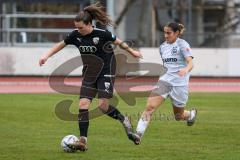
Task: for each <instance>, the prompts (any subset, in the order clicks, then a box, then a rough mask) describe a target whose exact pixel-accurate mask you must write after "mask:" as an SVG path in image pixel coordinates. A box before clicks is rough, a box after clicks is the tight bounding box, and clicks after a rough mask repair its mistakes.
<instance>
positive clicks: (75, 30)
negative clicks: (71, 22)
mask: <svg viewBox="0 0 240 160" xmlns="http://www.w3.org/2000/svg"><path fill="white" fill-rule="evenodd" d="M77 34H79V32H78V30H77V29H74V30H73V31H72V32H70V33H69V35H71V36H74V35H77Z"/></svg>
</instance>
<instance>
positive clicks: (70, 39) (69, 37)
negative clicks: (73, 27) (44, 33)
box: [64, 31, 75, 45]
mask: <svg viewBox="0 0 240 160" xmlns="http://www.w3.org/2000/svg"><path fill="white" fill-rule="evenodd" d="M74 35H75V31H72V32H71V33H69V34H68V35H67V36H66V38H65V39H64V43H65V44H66V45H69V44H70V45H71V44H74V42H73V41H74Z"/></svg>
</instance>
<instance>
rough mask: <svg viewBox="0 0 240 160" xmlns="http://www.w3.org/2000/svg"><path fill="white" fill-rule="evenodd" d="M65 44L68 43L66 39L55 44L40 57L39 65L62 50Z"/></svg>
mask: <svg viewBox="0 0 240 160" xmlns="http://www.w3.org/2000/svg"><path fill="white" fill-rule="evenodd" d="M65 46H66V44H65V42H64V41H61V42H59V43H57V44H55V45H54V46H53V47H52V48H51V49H50V50H49V51H48V52H47V53H45V54H43V55H42V57H41V58H40V59H39V65H40V66H42V65H43V64H45V63H46V61H47V60H48V58H50V57H51V56H53V55H54V54H56V53H57V52H59V51H60V50H62V49H63V48H64V47H65Z"/></svg>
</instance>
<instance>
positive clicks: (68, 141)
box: [61, 135, 79, 152]
mask: <svg viewBox="0 0 240 160" xmlns="http://www.w3.org/2000/svg"><path fill="white" fill-rule="evenodd" d="M78 140H79V139H78V138H77V137H76V136H74V135H67V136H65V137H63V139H62V141H61V147H62V149H63V151H65V152H76V150H74V149H71V148H69V147H68V145H69V144H72V143H74V142H75V141H78Z"/></svg>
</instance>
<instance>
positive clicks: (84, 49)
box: [79, 46, 97, 53]
mask: <svg viewBox="0 0 240 160" xmlns="http://www.w3.org/2000/svg"><path fill="white" fill-rule="evenodd" d="M79 50H80V52H82V53H85V52H88V53H95V52H96V51H97V48H96V47H95V46H79Z"/></svg>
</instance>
